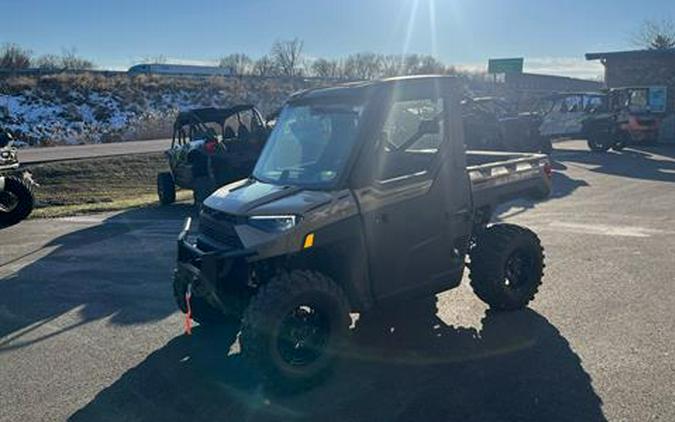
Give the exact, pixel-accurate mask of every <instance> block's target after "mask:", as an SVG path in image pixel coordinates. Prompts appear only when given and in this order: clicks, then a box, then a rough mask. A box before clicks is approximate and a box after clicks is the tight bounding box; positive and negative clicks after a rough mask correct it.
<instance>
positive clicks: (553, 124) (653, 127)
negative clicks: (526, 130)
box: [539, 86, 666, 152]
mask: <svg viewBox="0 0 675 422" xmlns="http://www.w3.org/2000/svg"><path fill="white" fill-rule="evenodd" d="M665 96H666V88H665V87H657V86H653V87H625V88H613V89H611V90H609V91H607V92H606V93H605V92H603V93H600V92H582V93H565V94H557V95H555V96H552V97H549V98H547V99H546V100H545V101H544V103H548V104H549V106H548V107H547V110H546V115H545V117H544V120H543V122H542V124H541V126H540V128H539V131H540V133H541V135H542V136H544V137H547V138H579V139H586V140H587V142H588V147H589V148H590V150H591V151H601V152H604V151H607V150H608V149H610V148H612V149H614V150H617V151H620V150H622V149H623V148H624V147H625V146H626V145H630V144H651V143H655V142H656V140H657V138H658V133H659V122H660V120H661V114H662V113H663V111H665V103H666V99H665Z"/></svg>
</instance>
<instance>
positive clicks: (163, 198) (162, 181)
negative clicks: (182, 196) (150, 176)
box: [157, 172, 176, 205]
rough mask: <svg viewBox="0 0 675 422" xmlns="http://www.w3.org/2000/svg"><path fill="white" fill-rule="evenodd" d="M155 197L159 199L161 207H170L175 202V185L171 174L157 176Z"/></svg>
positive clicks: (164, 173)
mask: <svg viewBox="0 0 675 422" xmlns="http://www.w3.org/2000/svg"><path fill="white" fill-rule="evenodd" d="M157 196H158V197H159V203H160V204H162V205H170V204H173V203H174V202H176V185H175V184H174V182H173V176H172V175H171V173H169V172H163V173H159V174H157Z"/></svg>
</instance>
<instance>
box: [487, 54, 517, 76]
mask: <svg viewBox="0 0 675 422" xmlns="http://www.w3.org/2000/svg"><path fill="white" fill-rule="evenodd" d="M524 61H525V60H524V59H523V58H522V57H520V58H516V59H490V60H488V73H523V62H524Z"/></svg>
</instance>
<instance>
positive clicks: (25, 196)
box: [0, 176, 35, 227]
mask: <svg viewBox="0 0 675 422" xmlns="http://www.w3.org/2000/svg"><path fill="white" fill-rule="evenodd" d="M34 206H35V197H34V196H33V189H32V187H31V185H30V184H29V183H27V182H25V181H24V180H23V179H20V178H18V177H13V176H10V177H5V188H4V189H3V190H2V191H0V226H4V227H6V226H11V225H14V224H17V223H18V222H20V221H21V220H23V219H25V218H26V217H28V216H29V215H30V213H31V212H32V211H33V207H34Z"/></svg>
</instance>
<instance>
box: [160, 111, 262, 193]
mask: <svg viewBox="0 0 675 422" xmlns="http://www.w3.org/2000/svg"><path fill="white" fill-rule="evenodd" d="M267 135H269V127H268V125H267V123H266V122H265V120H263V118H262V115H261V114H260V112H259V111H258V109H256V108H255V107H254V106H252V105H246V104H242V105H236V106H234V107H229V108H213V107H209V108H198V109H192V110H186V111H182V112H180V113H179V114H178V116H176V121H175V122H174V125H173V139H172V142H171V148H170V149H169V150H167V151H166V153H165V154H166V157H167V158H168V161H169V170H170V171H168V172H161V173H159V174H158V175H157V195H158V197H159V202H160V203H161V204H162V205H168V204H171V203H173V202H174V201H175V200H176V186H178V187H180V188H184V189H191V190H192V191H193V193H194V199H195V202H196V203H200V202H201V201H203V200H204V198H206V197H207V196H209V195H210V194H211V193H212V192H213V191H215V190H216V189H217V188H219V187H221V186H223V185H225V184H227V183H231V182H233V181H235V180H239V179H241V178H242V177H246V176H248V175H249V174H251V170H252V169H253V166H254V165H255V162H256V160H257V159H258V155H259V154H260V151H261V150H262V147H263V145H265V141H266V140H267Z"/></svg>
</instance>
